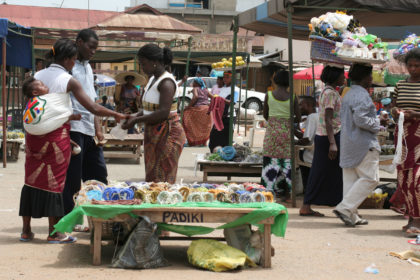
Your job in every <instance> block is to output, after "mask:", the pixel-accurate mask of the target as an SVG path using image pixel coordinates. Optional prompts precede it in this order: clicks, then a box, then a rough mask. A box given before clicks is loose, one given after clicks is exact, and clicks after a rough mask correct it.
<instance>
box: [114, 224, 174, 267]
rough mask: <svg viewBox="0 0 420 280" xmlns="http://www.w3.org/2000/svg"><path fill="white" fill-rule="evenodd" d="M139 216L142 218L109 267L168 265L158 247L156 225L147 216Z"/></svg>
mask: <svg viewBox="0 0 420 280" xmlns="http://www.w3.org/2000/svg"><path fill="white" fill-rule="evenodd" d="M141 218H142V220H141V221H140V222H139V223H138V224H137V226H136V227H135V229H134V230H133V231H132V232H131V234H130V236H129V237H128V239H127V241H126V242H125V244H124V246H123V247H122V248H121V249H120V251H119V252H118V254H117V256H116V257H115V258H114V259H113V260H112V264H111V267H117V268H157V267H163V266H167V265H168V264H167V261H166V260H165V259H164V258H163V254H162V250H161V248H160V243H159V236H158V234H157V225H156V224H155V223H152V222H151V221H150V219H149V218H148V217H141Z"/></svg>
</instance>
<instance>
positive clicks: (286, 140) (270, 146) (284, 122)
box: [261, 70, 300, 199]
mask: <svg viewBox="0 0 420 280" xmlns="http://www.w3.org/2000/svg"><path fill="white" fill-rule="evenodd" d="M272 81H273V83H274V87H275V89H274V91H273V92H269V93H268V94H267V95H266V97H265V101H264V111H263V114H264V118H265V119H266V120H267V121H268V127H267V130H266V132H265V137H264V146H263V156H264V158H263V170H262V174H261V184H262V185H264V186H265V187H266V188H267V189H270V190H273V191H274V192H275V194H276V197H278V198H279V197H282V198H283V199H288V198H289V196H290V190H291V184H292V183H291V160H290V159H291V148H290V129H291V128H290V117H291V116H290V102H293V104H294V108H295V109H294V111H295V116H294V117H295V122H297V123H299V122H300V111H299V104H298V101H297V99H296V98H293V99H292V101H291V100H290V93H289V92H288V91H287V88H288V87H289V72H287V71H284V70H280V71H277V72H276V73H274V75H273V77H272Z"/></svg>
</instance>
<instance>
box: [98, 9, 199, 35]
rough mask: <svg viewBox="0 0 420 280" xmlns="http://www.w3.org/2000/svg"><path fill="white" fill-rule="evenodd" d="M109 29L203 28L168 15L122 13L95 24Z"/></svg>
mask: <svg viewBox="0 0 420 280" xmlns="http://www.w3.org/2000/svg"><path fill="white" fill-rule="evenodd" d="M95 27H96V28H100V29H107V30H138V31H165V32H181V33H191V34H192V33H201V32H202V30H201V29H199V28H197V27H195V26H192V25H190V24H188V23H185V22H182V21H180V20H178V19H175V18H173V17H170V16H167V15H151V14H126V13H121V14H119V15H116V16H114V17H112V18H110V19H107V20H105V21H103V22H101V23H99V24H97V25H96V26H95Z"/></svg>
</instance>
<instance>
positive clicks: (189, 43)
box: [177, 37, 192, 120]
mask: <svg viewBox="0 0 420 280" xmlns="http://www.w3.org/2000/svg"><path fill="white" fill-rule="evenodd" d="M191 44H192V37H190V38H188V54H187V64H186V65H185V75H187V76H189V73H190V57H191ZM186 91H187V81H185V83H184V89H183V91H182V100H181V120H182V119H183V118H184V102H185V92H186ZM177 94H178V93H177Z"/></svg>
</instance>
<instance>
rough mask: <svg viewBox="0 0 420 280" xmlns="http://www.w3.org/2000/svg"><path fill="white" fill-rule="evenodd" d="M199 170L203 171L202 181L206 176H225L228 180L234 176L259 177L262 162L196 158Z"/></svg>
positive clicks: (205, 179) (205, 180) (204, 180)
mask: <svg viewBox="0 0 420 280" xmlns="http://www.w3.org/2000/svg"><path fill="white" fill-rule="evenodd" d="M197 164H198V166H199V167H200V171H203V182H207V177H208V176H226V177H227V179H228V180H230V179H231V178H232V177H233V176H235V177H261V172H262V164H258V163H244V162H226V161H225V162H221V161H209V160H198V161H197Z"/></svg>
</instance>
